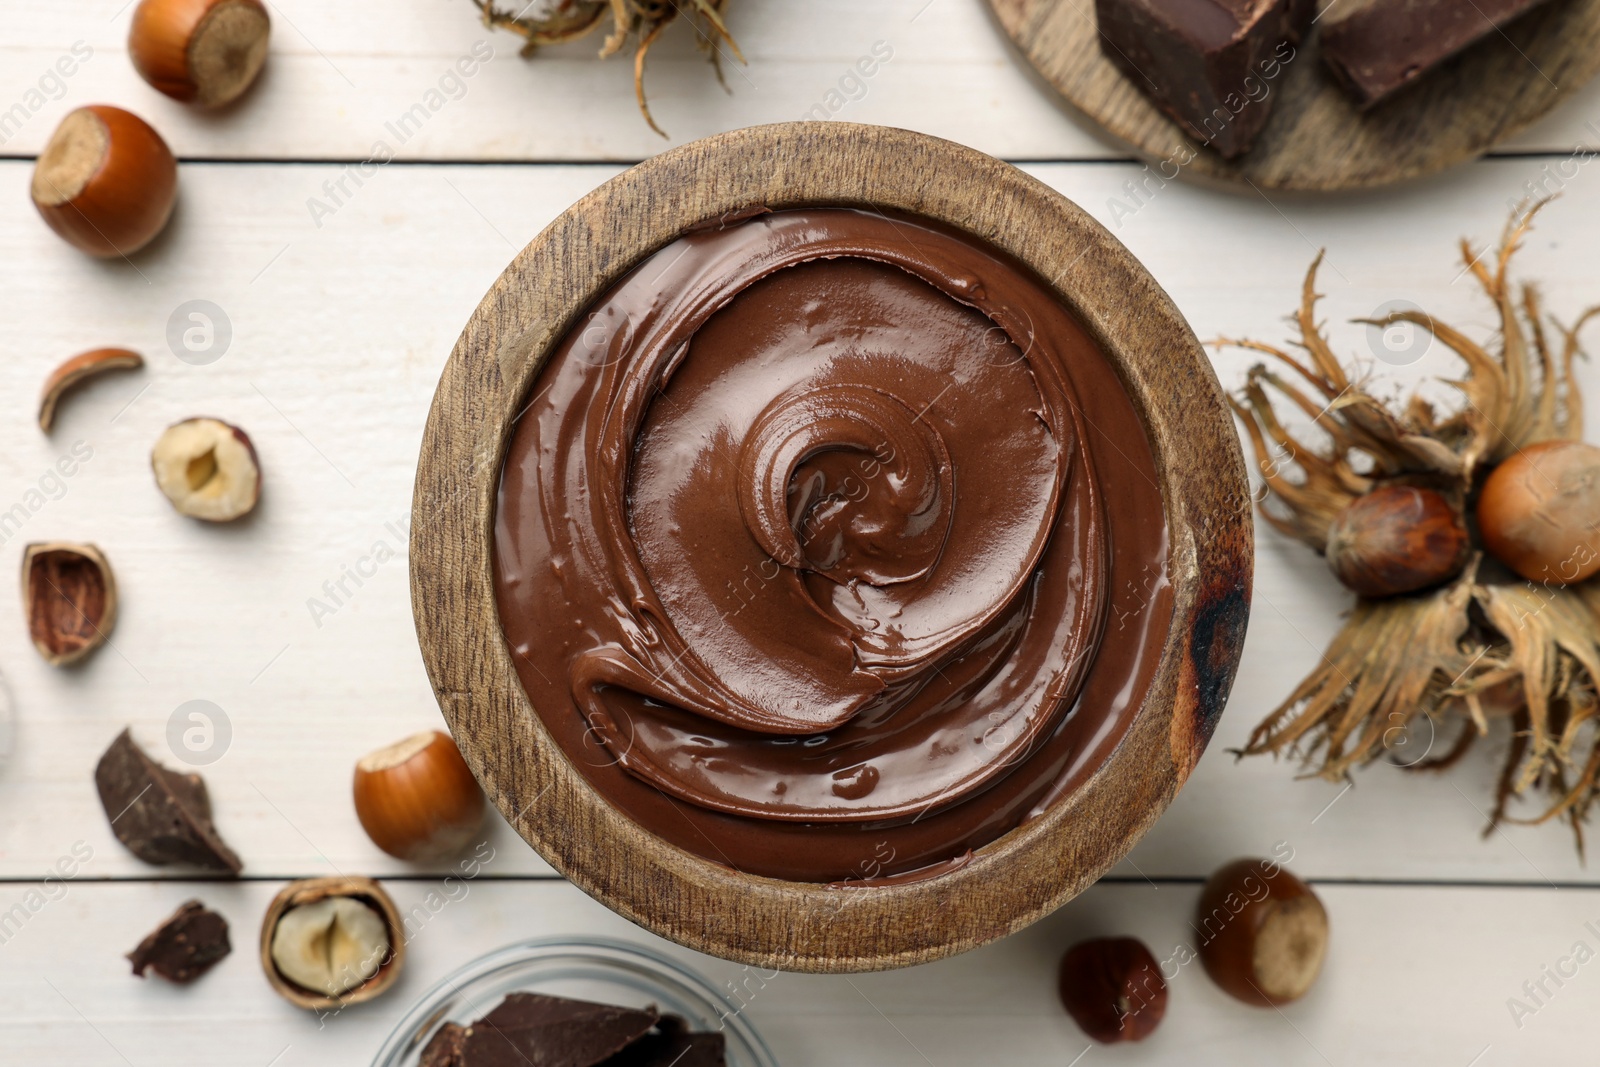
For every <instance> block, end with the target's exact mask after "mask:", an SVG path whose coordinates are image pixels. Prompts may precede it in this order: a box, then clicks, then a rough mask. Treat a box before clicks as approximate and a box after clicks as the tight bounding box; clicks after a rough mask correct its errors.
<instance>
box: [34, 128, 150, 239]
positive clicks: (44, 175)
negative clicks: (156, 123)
mask: <svg viewBox="0 0 1600 1067" xmlns="http://www.w3.org/2000/svg"><path fill="white" fill-rule="evenodd" d="M32 192H33V206H34V207H36V208H38V210H39V214H40V215H41V216H43V218H44V221H45V222H47V223H48V224H49V225H50V228H51V229H52V230H54V231H56V233H57V234H59V235H60V236H61V237H62V239H63V240H65V241H66V242H67V243H68V244H70V245H72V246H73V247H74V248H76V249H78V250H80V251H83V252H87V253H89V255H91V256H102V257H104V256H126V255H131V254H132V253H134V252H136V251H138V250H139V249H141V248H143V247H144V246H145V245H147V244H149V243H150V241H151V240H152V239H154V238H155V236H156V234H158V233H160V232H161V229H162V227H164V226H165V225H166V224H167V219H168V218H170V217H171V215H172V205H173V203H174V202H175V201H176V199H177V195H178V161H177V160H175V159H173V158H172V150H171V149H169V148H168V147H167V142H165V141H163V140H162V139H161V135H160V134H158V133H157V132H156V131H155V130H153V129H151V128H150V126H149V124H148V123H146V122H145V121H144V120H143V119H141V118H139V116H137V115H134V114H132V113H130V112H127V111H124V110H122V109H121V108H119V107H110V106H108V105H106V104H91V105H89V106H88V107H80V108H78V109H77V110H76V111H72V112H69V113H68V114H67V117H66V118H64V119H62V120H61V125H59V126H57V127H56V131H55V132H54V133H52V134H51V135H50V140H49V141H48V142H47V143H46V144H45V146H44V151H43V152H41V153H39V161H38V162H37V163H36V164H34V168H33V185H32Z"/></svg>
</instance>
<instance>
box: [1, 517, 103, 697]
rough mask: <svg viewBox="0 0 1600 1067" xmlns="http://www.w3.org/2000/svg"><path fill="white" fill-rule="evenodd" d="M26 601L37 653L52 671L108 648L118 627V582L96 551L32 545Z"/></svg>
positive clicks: (25, 572)
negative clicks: (112, 630)
mask: <svg viewBox="0 0 1600 1067" xmlns="http://www.w3.org/2000/svg"><path fill="white" fill-rule="evenodd" d="M22 596H23V607H24V609H25V610H26V612H27V616H28V635H29V636H30V637H32V638H33V647H34V648H36V649H38V650H39V655H41V656H43V657H44V660H45V662H46V663H48V664H50V665H51V666H52V667H65V666H67V665H69V664H73V663H77V662H78V661H79V660H81V659H83V658H84V657H85V656H87V655H88V654H89V653H91V652H93V651H94V650H95V649H97V648H99V647H100V646H101V645H103V644H105V643H106V638H107V637H108V636H109V635H110V633H111V628H112V627H113V626H115V625H116V622H117V582H116V579H115V578H114V577H113V576H112V573H111V564H110V563H108V562H106V557H105V556H104V555H103V554H102V553H101V551H100V550H99V549H98V548H96V547H95V546H94V545H80V544H72V543H70V542H67V541H45V542H39V543H36V544H31V545H29V546H28V547H27V549H26V550H25V551H24V552H23V554H22Z"/></svg>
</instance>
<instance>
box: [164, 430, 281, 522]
mask: <svg viewBox="0 0 1600 1067" xmlns="http://www.w3.org/2000/svg"><path fill="white" fill-rule="evenodd" d="M150 468H151V470H153V471H154V472H155V476H156V485H157V486H159V487H160V489H161V492H162V493H164V494H165V495H166V498H167V500H168V501H170V502H171V504H172V506H173V507H174V508H176V509H177V511H178V514H180V515H187V516H189V517H190V518H193V519H201V520H203V521H205V522H232V521H233V520H234V519H237V518H241V517H243V516H245V515H248V514H249V513H250V512H251V511H252V510H254V508H255V506H256V503H257V501H259V500H260V499H261V465H260V462H259V460H258V459H257V457H256V450H255V446H254V445H253V444H251V443H250V437H249V435H247V434H246V433H245V432H244V431H243V430H241V429H239V427H237V426H231V425H229V424H228V423H226V422H223V421H222V420H221V419H212V418H195V419H185V420H184V421H182V422H178V423H174V424H173V425H171V426H169V427H167V429H166V430H165V432H163V433H162V435H161V437H160V438H159V439H157V441H156V443H155V447H154V448H152V449H151V450H150Z"/></svg>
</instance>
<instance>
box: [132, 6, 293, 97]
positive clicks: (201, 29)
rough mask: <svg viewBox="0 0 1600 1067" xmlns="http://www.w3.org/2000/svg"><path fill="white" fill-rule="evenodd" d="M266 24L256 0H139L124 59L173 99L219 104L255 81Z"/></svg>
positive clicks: (263, 56)
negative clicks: (127, 59) (126, 58)
mask: <svg viewBox="0 0 1600 1067" xmlns="http://www.w3.org/2000/svg"><path fill="white" fill-rule="evenodd" d="M271 29H272V22H271V20H270V19H269V18H268V17H267V9H266V7H265V6H263V5H262V4H261V2H260V0H141V2H140V4H139V6H138V7H137V8H135V9H134V12H133V25H132V26H131V27H130V28H129V31H128V58H129V59H131V60H132V61H133V68H134V69H135V70H137V71H138V72H139V76H140V77H141V78H143V79H144V80H145V81H147V82H149V83H150V84H151V86H153V87H154V88H156V89H158V90H160V91H161V92H163V93H166V94H167V95H168V96H170V97H172V98H173V99H174V100H182V101H184V102H186V103H194V104H198V105H200V106H201V107H221V106H222V105H224V104H227V103H230V102H232V101H233V100H234V99H236V98H237V97H238V96H240V95H241V94H242V93H243V92H244V91H245V90H246V89H248V88H250V85H251V83H252V82H254V81H255V79H256V75H257V74H258V73H260V71H261V65H262V64H263V63H264V62H266V58H267V38H268V36H269V34H270V31H271Z"/></svg>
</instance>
